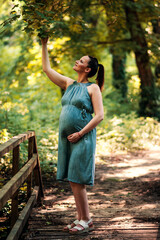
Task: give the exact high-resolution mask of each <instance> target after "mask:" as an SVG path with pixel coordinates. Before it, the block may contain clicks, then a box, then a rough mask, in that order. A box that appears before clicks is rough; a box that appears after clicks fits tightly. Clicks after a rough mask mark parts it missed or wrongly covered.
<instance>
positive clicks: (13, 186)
mask: <svg viewBox="0 0 160 240" xmlns="http://www.w3.org/2000/svg"><path fill="white" fill-rule="evenodd" d="M27 139H28V161H27V163H26V164H25V165H24V166H23V167H22V168H21V169H19V153H20V143H22V142H24V141H25V140H27ZM10 151H13V161H12V176H13V177H12V178H11V180H10V181H8V183H6V184H5V185H4V186H3V188H2V189H1V190H0V210H1V209H2V208H3V207H4V205H5V204H6V202H7V201H8V200H9V199H12V207H11V227H12V229H11V232H10V233H9V235H8V237H7V240H11V239H12V240H17V239H19V237H20V235H21V233H22V230H23V228H24V226H25V224H26V222H27V219H28V217H29V215H30V212H31V209H32V207H33V206H34V204H35V203H36V201H37V200H38V201H41V198H42V197H43V187H42V177H41V169H40V162H39V157H38V150H37V142H36V136H35V132H34V131H28V132H26V133H23V134H19V135H18V136H15V137H13V138H11V139H10V140H9V141H7V142H6V143H3V144H2V145H1V146H0V157H3V155H4V154H6V153H8V152H10ZM32 172H33V175H34V182H35V187H34V188H33V191H32ZM25 181H27V198H28V202H27V203H26V206H25V207H24V209H23V210H22V211H21V213H20V215H19V213H18V189H19V187H20V186H21V185H22V184H23V183H24V182H25Z"/></svg>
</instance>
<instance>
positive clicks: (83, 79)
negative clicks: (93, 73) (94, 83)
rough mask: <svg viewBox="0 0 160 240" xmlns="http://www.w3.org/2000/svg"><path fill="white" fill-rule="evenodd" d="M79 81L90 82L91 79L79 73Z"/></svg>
mask: <svg viewBox="0 0 160 240" xmlns="http://www.w3.org/2000/svg"><path fill="white" fill-rule="evenodd" d="M77 82H79V83H88V82H89V81H88V78H86V76H80V75H79V76H78V80H77Z"/></svg>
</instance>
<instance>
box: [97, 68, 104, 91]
mask: <svg viewBox="0 0 160 240" xmlns="http://www.w3.org/2000/svg"><path fill="white" fill-rule="evenodd" d="M98 67H99V69H98V73H97V78H96V83H97V84H98V86H99V88H100V90H101V92H102V90H103V86H104V66H103V65H102V64H98Z"/></svg>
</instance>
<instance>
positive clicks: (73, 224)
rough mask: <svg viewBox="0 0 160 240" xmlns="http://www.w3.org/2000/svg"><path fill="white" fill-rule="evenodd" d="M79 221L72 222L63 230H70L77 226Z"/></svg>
mask: <svg viewBox="0 0 160 240" xmlns="http://www.w3.org/2000/svg"><path fill="white" fill-rule="evenodd" d="M78 223H79V220H78V219H77V220H75V221H74V222H73V223H72V224H70V225H67V226H66V227H64V228H63V231H65V232H68V231H69V230H70V229H71V228H73V227H75V226H77V224H78Z"/></svg>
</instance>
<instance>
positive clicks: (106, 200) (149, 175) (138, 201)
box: [21, 149, 160, 240]
mask: <svg viewBox="0 0 160 240" xmlns="http://www.w3.org/2000/svg"><path fill="white" fill-rule="evenodd" d="M44 186H45V198H44V200H43V206H41V207H37V208H34V209H33V211H32V214H31V216H30V218H29V222H28V226H27V228H26V230H25V231H24V232H23V234H22V237H21V239H25V240H27V239H39V240H41V239H46V240H47V239H57V240H59V239H84V240H89V239H92V240H93V239H94V240H96V239H112V240H122V239H123V240H125V239H129V240H131V239H137V240H141V239H143V240H149V239H150V240H158V239H160V229H159V222H160V149H158V150H153V151H141V152H137V153H127V154H109V155H101V156H97V158H96V175H95V186H94V187H87V190H88V199H89V205H90V211H91V217H92V218H93V221H94V225H95V229H94V231H92V232H90V233H89V234H88V235H87V234H85V235H82V236H76V237H75V236H71V235H69V233H64V232H63V231H62V229H63V227H64V226H65V224H68V223H69V222H72V219H74V217H75V204H74V199H73V196H72V193H71V191H70V187H69V185H68V183H57V182H56V181H55V179H54V176H50V177H49V178H48V179H45V180H44Z"/></svg>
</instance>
